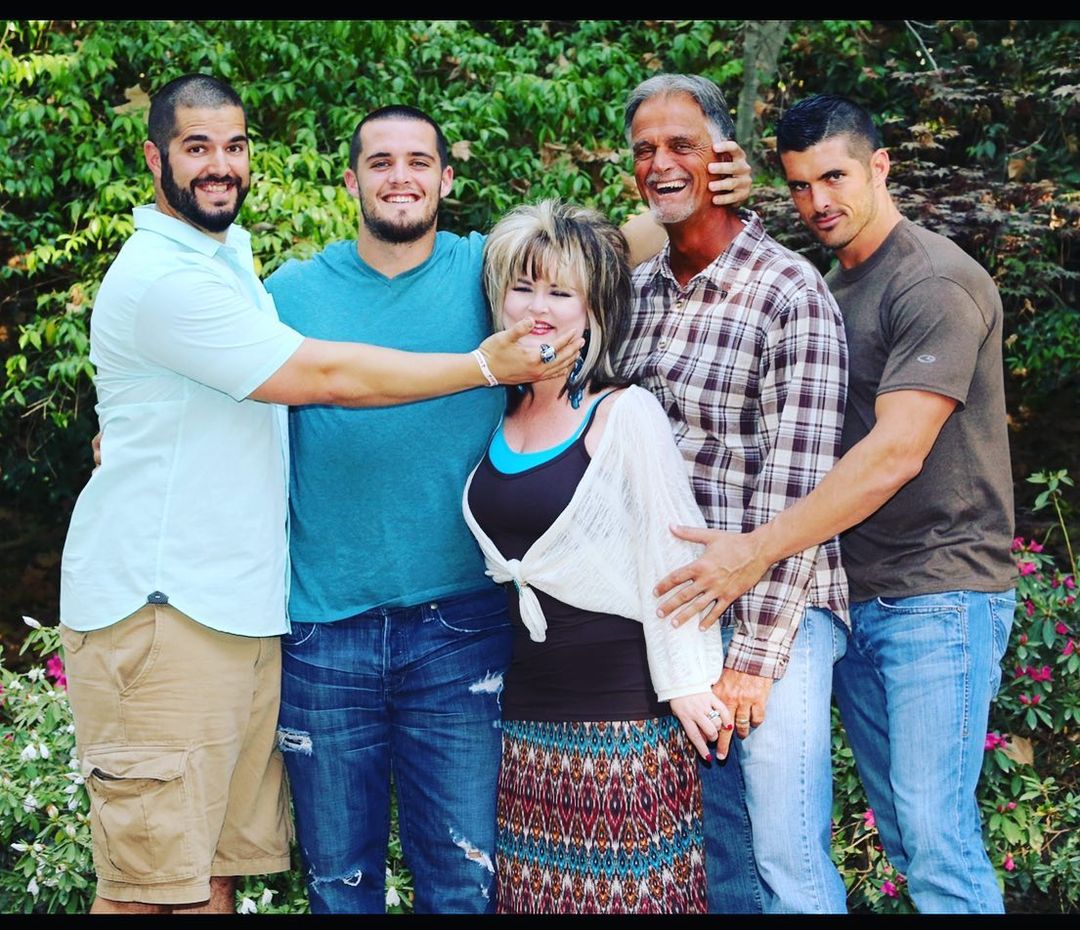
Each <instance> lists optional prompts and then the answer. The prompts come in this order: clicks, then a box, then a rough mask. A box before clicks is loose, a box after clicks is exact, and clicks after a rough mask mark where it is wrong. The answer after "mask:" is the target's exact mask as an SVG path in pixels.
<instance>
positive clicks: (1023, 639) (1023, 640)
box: [1017, 601, 1035, 646]
mask: <svg viewBox="0 0 1080 930" xmlns="http://www.w3.org/2000/svg"><path fill="white" fill-rule="evenodd" d="M1028 606H1030V601H1029V602H1028ZM1033 613H1035V608H1034V607H1032V608H1031V612H1030V613H1029V614H1028V616H1029V617H1030V616H1031V614H1033ZM1027 641H1028V635H1027V633H1021V634H1020V637H1019V639H1018V640H1017V642H1019V643H1020V645H1021V646H1025V645H1027Z"/></svg>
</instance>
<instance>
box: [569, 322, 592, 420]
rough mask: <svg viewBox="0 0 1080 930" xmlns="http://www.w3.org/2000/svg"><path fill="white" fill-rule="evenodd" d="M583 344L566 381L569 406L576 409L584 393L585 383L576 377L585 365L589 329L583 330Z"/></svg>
mask: <svg viewBox="0 0 1080 930" xmlns="http://www.w3.org/2000/svg"><path fill="white" fill-rule="evenodd" d="M583 335H584V336H585V345H583V346H582V347H581V352H580V353H578V357H577V361H576V362H574V367H573V368H572V369H571V370H570V377H569V378H567V380H566V383H567V384H568V385H569V386H570V406H571V407H572V408H573V409H574V410H577V409H578V407H580V406H581V397H582V395H583V394H584V393H585V384H584V383H583V382H582V383H578V377H579V376H580V375H581V369H582V368H584V367H585V352H586V351H587V350H588V348H589V331H588V329H586V330H585V332H584V334H583Z"/></svg>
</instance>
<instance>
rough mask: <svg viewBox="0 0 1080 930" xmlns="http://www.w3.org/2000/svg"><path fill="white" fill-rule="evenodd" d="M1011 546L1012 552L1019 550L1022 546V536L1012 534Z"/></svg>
mask: <svg viewBox="0 0 1080 930" xmlns="http://www.w3.org/2000/svg"><path fill="white" fill-rule="evenodd" d="M1011 548H1012V551H1013V552H1019V551H1020V550H1021V549H1023V548H1024V537H1023V536H1014V537H1013V541H1012V546H1011Z"/></svg>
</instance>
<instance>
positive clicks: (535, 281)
mask: <svg viewBox="0 0 1080 930" xmlns="http://www.w3.org/2000/svg"><path fill="white" fill-rule="evenodd" d="M525 317H532V318H533V328H532V331H531V332H530V333H529V334H528V335H527V336H523V337H522V339H521V341H522V342H523V343H527V344H528V343H532V344H534V345H540V344H541V343H545V342H547V343H551V342H554V341H555V340H556V339H558V338H559V337H560V336H563V335H565V334H566V333H574V334H575V335H578V336H580V335H581V334H582V333H584V332H585V329H586V328H587V327H588V325H589V314H588V309H587V307H586V303H585V296H584V293H583V292H582V290H581V289H580V288H579V287H577V285H576V283H574V282H571V281H570V280H569V279H568V276H566V275H557V276H556V278H555V280H552V279H551V278H549V277H547V276H546V275H545V276H540V277H529V276H526V275H522V276H521V277H519V278H517V279H515V280H514V281H511V282H510V286H509V287H508V288H507V289H506V294H505V295H504V296H503V306H502V323H503V326H504V327H507V328H509V327H511V326H513V325H514V324H515V323H517V322H518V321H519V320H522V319H524V318H525Z"/></svg>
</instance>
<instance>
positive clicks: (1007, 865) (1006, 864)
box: [1001, 853, 1016, 872]
mask: <svg viewBox="0 0 1080 930" xmlns="http://www.w3.org/2000/svg"><path fill="white" fill-rule="evenodd" d="M1001 867H1002V868H1003V869H1004V870H1005V871H1006V872H1011V871H1012V870H1013V869H1015V868H1016V863H1015V862H1013V857H1012V853H1006V854H1005V859H1004V861H1003V862H1002V863H1001Z"/></svg>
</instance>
